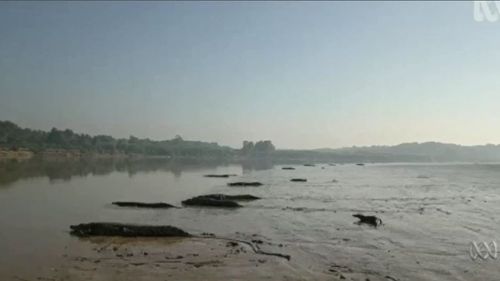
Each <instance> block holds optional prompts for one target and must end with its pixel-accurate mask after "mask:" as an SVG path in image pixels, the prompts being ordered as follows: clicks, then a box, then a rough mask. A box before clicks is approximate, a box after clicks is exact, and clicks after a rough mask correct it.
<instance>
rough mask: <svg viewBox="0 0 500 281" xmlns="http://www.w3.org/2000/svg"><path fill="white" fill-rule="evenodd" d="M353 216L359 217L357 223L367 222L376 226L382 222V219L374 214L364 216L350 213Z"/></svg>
mask: <svg viewBox="0 0 500 281" xmlns="http://www.w3.org/2000/svg"><path fill="white" fill-rule="evenodd" d="M352 216H353V217H356V218H358V219H359V222H358V223H360V224H361V223H364V224H369V225H371V226H374V227H377V226H379V225H381V224H382V220H381V219H380V218H378V217H376V216H365V215H362V214H354V215H352Z"/></svg>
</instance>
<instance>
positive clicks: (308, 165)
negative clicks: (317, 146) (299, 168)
mask: <svg viewBox="0 0 500 281" xmlns="http://www.w3.org/2000/svg"><path fill="white" fill-rule="evenodd" d="M304 166H306V167H315V166H316V165H314V164H304Z"/></svg>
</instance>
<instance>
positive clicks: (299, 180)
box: [290, 179, 307, 182]
mask: <svg viewBox="0 0 500 281" xmlns="http://www.w3.org/2000/svg"><path fill="white" fill-rule="evenodd" d="M290 181H294V182H306V181H307V179H291V180H290Z"/></svg>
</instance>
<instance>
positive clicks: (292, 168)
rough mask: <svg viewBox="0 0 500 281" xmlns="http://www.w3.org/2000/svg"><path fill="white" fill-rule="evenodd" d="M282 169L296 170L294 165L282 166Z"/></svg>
mask: <svg viewBox="0 0 500 281" xmlns="http://www.w3.org/2000/svg"><path fill="white" fill-rule="evenodd" d="M281 169H282V170H295V168H294V167H282V168H281Z"/></svg>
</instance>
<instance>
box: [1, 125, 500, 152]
mask: <svg viewBox="0 0 500 281" xmlns="http://www.w3.org/2000/svg"><path fill="white" fill-rule="evenodd" d="M0 122H11V123H13V124H15V125H18V126H19V124H16V123H15V122H12V121H10V120H0ZM19 127H20V128H21V129H30V130H40V131H44V132H49V131H50V130H52V129H57V130H60V131H64V130H71V131H73V132H74V133H75V134H80V135H82V134H83V135H85V134H86V135H90V136H92V137H93V136H97V135H92V134H88V133H86V132H79V131H74V130H73V129H71V128H55V127H52V128H51V129H50V130H41V129H35V128H27V127H22V126H19ZM102 135H105V136H111V137H113V138H115V139H128V138H129V137H136V138H139V139H148V140H151V141H157V142H159V141H165V140H171V139H174V138H171V139H152V138H149V137H147V136H136V135H130V136H128V137H124V138H122V137H116V136H113V135H109V134H102ZM177 136H179V137H182V136H181V135H176V137H177ZM182 139H183V140H185V141H200V142H207V143H211V141H207V140H202V139H185V138H183V137H182ZM244 141H251V142H257V141H266V140H259V139H255V140H248V139H244V140H241V143H243V142H244ZM269 141H271V142H272V141H273V140H269ZM216 143H217V142H216ZM429 143H434V144H443V145H457V146H461V147H475V146H488V145H494V146H498V145H500V144H495V143H485V144H476V145H463V144H459V143H447V142H437V141H433V140H428V141H422V142H402V143H397V144H372V145H364V146H356V145H351V146H342V147H316V148H294V147H284V148H283V147H277V148H276V149H278V150H329V149H330V150H341V149H349V148H371V147H394V146H398V145H404V144H419V145H420V144H429ZM217 144H218V145H221V146H227V145H223V144H220V143H217ZM227 147H229V148H231V149H239V147H238V146H236V147H235V146H227Z"/></svg>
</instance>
